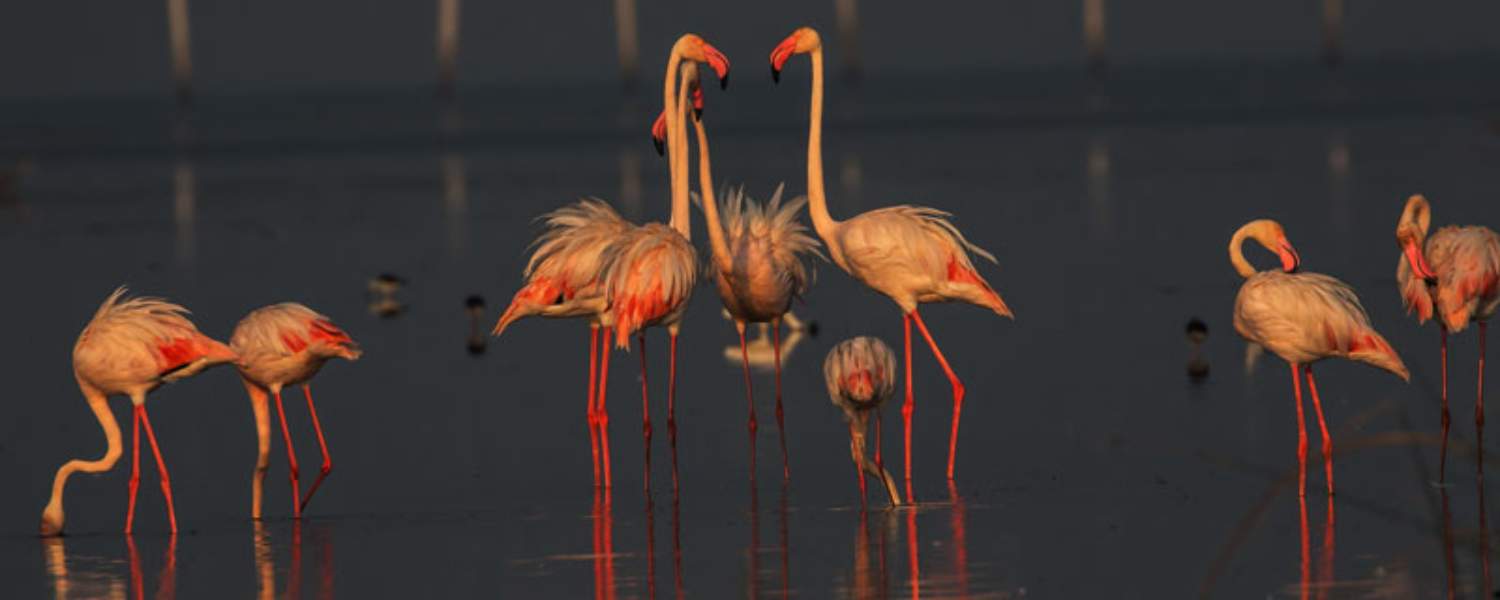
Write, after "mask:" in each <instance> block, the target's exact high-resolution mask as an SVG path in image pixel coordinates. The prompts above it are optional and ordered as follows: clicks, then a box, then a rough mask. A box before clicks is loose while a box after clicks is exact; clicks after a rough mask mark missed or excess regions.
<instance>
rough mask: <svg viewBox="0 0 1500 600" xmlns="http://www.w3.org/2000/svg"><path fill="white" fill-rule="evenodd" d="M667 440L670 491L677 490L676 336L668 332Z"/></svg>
mask: <svg viewBox="0 0 1500 600" xmlns="http://www.w3.org/2000/svg"><path fill="white" fill-rule="evenodd" d="M667 338H668V342H667V345H668V346H670V349H669V350H668V354H669V358H668V360H667V438H668V440H670V442H671V447H672V489H673V490H676V489H677V334H676V333H673V332H668V334H667Z"/></svg>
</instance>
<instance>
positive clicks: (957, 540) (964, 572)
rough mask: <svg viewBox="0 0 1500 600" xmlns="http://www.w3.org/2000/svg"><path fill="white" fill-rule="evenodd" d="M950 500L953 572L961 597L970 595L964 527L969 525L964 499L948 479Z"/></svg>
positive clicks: (967, 548)
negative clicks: (951, 504)
mask: <svg viewBox="0 0 1500 600" xmlns="http://www.w3.org/2000/svg"><path fill="white" fill-rule="evenodd" d="M948 500H949V501H950V502H952V503H953V506H952V508H951V512H950V513H949V518H950V519H951V520H950V527H951V528H952V529H953V574H954V576H955V577H957V578H958V593H959V597H961V598H967V597H968V596H969V546H968V543H967V539H966V536H965V532H964V528H965V526H966V525H967V520H966V516H967V515H965V514H964V509H965V507H964V499H963V497H962V496H959V495H958V486H956V485H954V483H953V480H951V479H950V480H948Z"/></svg>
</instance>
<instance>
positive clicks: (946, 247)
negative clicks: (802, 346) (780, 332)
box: [771, 27, 1014, 501]
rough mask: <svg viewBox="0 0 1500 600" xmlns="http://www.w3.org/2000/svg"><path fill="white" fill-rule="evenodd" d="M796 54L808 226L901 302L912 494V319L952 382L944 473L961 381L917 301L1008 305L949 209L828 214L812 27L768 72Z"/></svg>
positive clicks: (786, 44)
mask: <svg viewBox="0 0 1500 600" xmlns="http://www.w3.org/2000/svg"><path fill="white" fill-rule="evenodd" d="M796 54H809V55H811V58H812V100H811V107H810V109H809V112H810V113H811V115H810V119H809V124H808V133H807V197H808V201H809V209H808V212H809V213H810V214H811V215H812V222H813V229H815V230H816V231H817V232H818V237H820V238H822V239H823V244H824V245H826V246H827V247H828V254H829V255H830V256H832V257H833V262H834V264H836V265H838V266H839V268H841V269H843V270H844V271H845V272H847V273H849V275H851V276H853V277H854V278H855V279H858V280H859V281H860V282H861V283H864V284H865V285H866V286H868V287H869V288H870V289H873V290H875V291H876V292H879V293H881V294H883V295H885V296H886V297H888V298H890V299H891V300H892V301H894V302H895V303H896V305H897V306H898V307H900V308H901V314H902V317H901V322H902V331H903V332H904V337H905V357H906V403H905V404H903V405H902V406H901V415H902V418H903V419H904V421H905V424H906V435H905V439H906V495H907V500H908V501H910V500H911V499H912V498H911V414H912V410H913V399H912V387H911V324H912V322H916V324H917V329H919V330H920V331H921V332H922V337H923V338H924V339H926V340H927V345H928V347H930V348H931V349H932V354H933V356H935V357H936V358H937V361H938V364H939V365H941V366H942V367H943V373H944V374H946V375H947V376H948V382H949V383H950V384H951V385H952V387H953V427H952V432H951V433H950V434H949V438H948V479H953V466H954V462H955V460H956V458H957V454H958V423H959V416H960V414H961V411H962V408H963V401H964V385H963V383H961V382H960V381H959V380H958V375H957V374H955V373H954V372H953V368H952V367H950V366H949V365H948V360H947V359H946V358H944V357H943V352H942V351H941V350H939V349H938V345H937V342H936V341H934V340H933V338H932V334H931V333H930V332H929V331H928V330H927V324H926V323H924V322H922V315H921V314H919V313H918V312H917V307H918V305H920V304H922V303H930V302H967V303H969V304H973V305H976V306H979V307H982V308H988V309H990V310H992V311H994V312H995V313H996V314H998V315H1000V316H1002V317H1007V318H1014V315H1013V314H1012V313H1011V310H1010V307H1008V306H1006V304H1005V301H1004V300H1001V299H1000V295H999V294H997V293H996V292H995V290H994V288H991V287H990V284H989V283H987V282H985V280H984V278H983V277H981V276H980V275H979V272H978V271H976V270H975V268H974V263H973V262H972V261H970V260H969V253H970V252H973V253H974V254H977V255H979V256H981V257H984V258H985V259H988V260H989V261H990V262H995V257H994V255H992V254H990V253H989V252H987V251H985V250H984V249H983V248H980V247H979V246H977V245H974V244H973V243H971V242H969V241H968V240H967V239H965V238H964V236H963V234H962V233H960V232H959V231H958V228H957V227H955V226H954V225H953V223H951V222H950V221H949V220H948V217H949V216H950V215H949V214H948V213H946V212H943V211H941V210H937V209H933V208H927V207H923V206H910V205H902V206H892V207H888V208H882V209H877V210H872V211H870V212H867V213H864V214H861V215H856V216H854V217H851V218H849V219H848V220H845V221H836V220H834V219H833V217H832V216H831V215H829V213H828V199H827V197H826V196H825V195H824V193H823V42H822V38H820V37H819V36H818V32H817V31H815V30H813V29H812V28H811V27H802V28H800V29H798V30H796V31H793V32H792V34H791V35H790V36H787V38H786V39H785V40H782V42H781V43H780V44H778V45H777V46H776V48H775V49H774V50H772V51H771V75H772V77H773V78H775V79H776V80H777V81H780V79H781V68H782V66H784V65H785V64H786V61H787V60H788V59H789V58H791V57H792V56H793V55H796Z"/></svg>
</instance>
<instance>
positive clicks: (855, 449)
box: [823, 336, 901, 506]
mask: <svg viewBox="0 0 1500 600" xmlns="http://www.w3.org/2000/svg"><path fill="white" fill-rule="evenodd" d="M823 381H824V382H826V383H827V384H828V396H829V398H831V399H832V400H833V405H834V406H837V407H839V409H840V410H843V411H844V420H845V421H847V422H848V423H849V454H850V455H851V456H852V457H853V458H854V471H855V472H856V473H858V474H859V502H860V504H864V502H865V472H866V471H869V473H870V474H871V475H873V476H874V477H875V478H876V479H878V480H880V483H881V484H882V485H883V486H884V487H885V491H886V493H887V494H889V495H890V499H891V505H893V506H899V505H900V504H901V493H900V492H898V491H896V482H895V480H893V479H892V478H891V474H890V473H888V472H886V470H885V465H883V464H882V461H881V460H880V450H879V448H880V437H881V436H880V405H881V404H883V403H885V401H886V400H887V399H889V398H890V397H891V396H892V395H893V394H894V393H895V391H896V354H895V353H894V352H891V348H890V346H887V345H885V342H882V341H880V340H879V339H878V338H873V337H868V336H860V337H856V338H852V339H847V340H844V341H842V342H839V344H838V345H837V346H834V347H833V350H830V351H829V352H828V358H825V359H823ZM871 413H874V415H875V448H876V451H875V460H873V461H871V460H870V459H869V458H868V457H866V456H865V432H867V431H869V429H870V414H871Z"/></svg>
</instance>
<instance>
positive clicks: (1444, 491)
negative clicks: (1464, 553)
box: [1438, 487, 1458, 600]
mask: <svg viewBox="0 0 1500 600" xmlns="http://www.w3.org/2000/svg"><path fill="white" fill-rule="evenodd" d="M1438 492H1439V493H1440V494H1441V495H1442V498H1443V566H1444V567H1446V569H1447V572H1448V600H1453V598H1454V595H1455V593H1456V592H1457V589H1458V582H1457V581H1456V579H1457V577H1458V568H1457V566H1456V565H1454V562H1453V510H1452V508H1450V507H1449V505H1448V488H1446V487H1439V488H1438Z"/></svg>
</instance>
